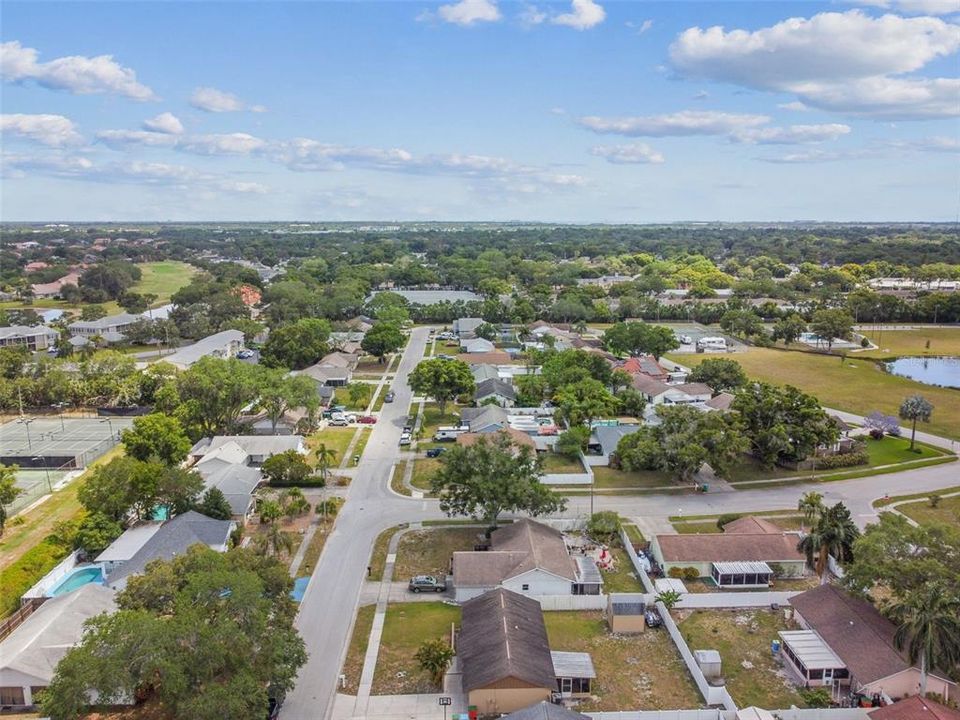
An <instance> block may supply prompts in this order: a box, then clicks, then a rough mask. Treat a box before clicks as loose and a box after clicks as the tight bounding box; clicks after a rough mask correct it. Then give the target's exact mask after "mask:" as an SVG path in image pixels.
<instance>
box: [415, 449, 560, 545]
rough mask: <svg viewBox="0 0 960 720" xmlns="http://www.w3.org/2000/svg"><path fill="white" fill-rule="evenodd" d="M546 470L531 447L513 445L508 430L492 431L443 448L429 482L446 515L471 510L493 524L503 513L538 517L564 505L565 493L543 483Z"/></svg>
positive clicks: (482, 519) (484, 520) (469, 512)
mask: <svg viewBox="0 0 960 720" xmlns="http://www.w3.org/2000/svg"><path fill="white" fill-rule="evenodd" d="M542 475H543V470H542V468H541V465H540V460H539V459H538V458H537V456H536V453H534V452H533V450H531V449H530V448H529V447H526V446H522V447H520V446H517V445H515V444H514V443H513V442H512V440H511V438H510V437H509V435H507V434H506V433H491V434H490V435H489V436H485V437H483V438H481V439H480V440H478V441H477V442H476V443H474V444H472V445H468V446H456V447H453V448H451V449H450V450H449V451H447V452H446V453H444V454H443V455H442V456H441V458H440V468H439V469H438V470H437V471H436V472H435V473H434V474H433V476H432V478H431V479H430V486H431V491H432V492H433V493H434V494H435V495H437V496H438V497H439V498H440V509H441V510H443V512H445V513H446V514H447V515H449V516H451V517H453V516H455V515H469V516H471V517H474V518H476V519H477V520H481V521H483V522H484V523H487V524H488V525H491V526H495V525H496V524H497V519H498V518H499V517H500V515H501V514H502V513H505V512H524V513H527V514H529V515H532V516H534V517H537V516H540V515H547V514H550V513H554V512H558V511H560V510H563V509H564V508H565V507H566V500H565V499H564V498H563V497H562V496H560V495H558V494H557V493H555V492H553V491H552V490H551V489H550V488H549V487H547V486H546V485H543V484H541V482H540V478H541V477H542Z"/></svg>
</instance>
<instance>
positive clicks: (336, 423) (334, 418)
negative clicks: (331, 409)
mask: <svg viewBox="0 0 960 720" xmlns="http://www.w3.org/2000/svg"><path fill="white" fill-rule="evenodd" d="M349 424H350V421H349V420H347V416H346V415H344V414H343V413H333V415H331V416H330V425H331V426H333V427H346V426H347V425H349Z"/></svg>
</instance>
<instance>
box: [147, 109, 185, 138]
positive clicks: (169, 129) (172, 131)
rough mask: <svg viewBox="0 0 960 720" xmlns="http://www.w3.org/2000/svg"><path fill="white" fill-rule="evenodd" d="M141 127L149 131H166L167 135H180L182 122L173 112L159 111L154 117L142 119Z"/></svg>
mask: <svg viewBox="0 0 960 720" xmlns="http://www.w3.org/2000/svg"><path fill="white" fill-rule="evenodd" d="M143 129H144V130H149V131H150V132H158V133H167V134H168V135H180V134H182V133H183V123H182V122H180V118H178V117H177V116H176V115H174V114H173V113H169V112H165V113H160V114H159V115H157V116H156V117H155V118H150V119H149V120H144V121H143Z"/></svg>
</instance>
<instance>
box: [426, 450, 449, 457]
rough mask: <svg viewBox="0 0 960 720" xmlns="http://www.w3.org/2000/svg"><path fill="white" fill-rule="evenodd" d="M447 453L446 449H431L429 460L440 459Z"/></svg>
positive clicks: (428, 452)
mask: <svg viewBox="0 0 960 720" xmlns="http://www.w3.org/2000/svg"><path fill="white" fill-rule="evenodd" d="M446 451H447V449H446V448H430V449H429V450H427V457H428V458H435V457H440V456H441V455H443V454H444V453H445V452H446Z"/></svg>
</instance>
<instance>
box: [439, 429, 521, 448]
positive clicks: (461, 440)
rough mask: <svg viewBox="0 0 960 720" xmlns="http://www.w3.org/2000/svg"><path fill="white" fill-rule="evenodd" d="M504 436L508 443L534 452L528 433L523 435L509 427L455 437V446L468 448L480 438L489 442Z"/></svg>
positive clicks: (466, 433)
mask: <svg viewBox="0 0 960 720" xmlns="http://www.w3.org/2000/svg"><path fill="white" fill-rule="evenodd" d="M501 434H503V435H506V436H507V437H508V438H510V442H511V443H512V444H513V445H515V446H516V447H518V448H520V447H528V448H530V449H531V450H534V451H536V449H537V444H536V443H535V442H534V440H533V438H532V437H531V436H530V434H529V433H525V432H523V431H522V430H514V429H513V428H511V427H507V428H503V429H502V430H494V431H493V432H489V433H475V432H465V433H460V434H459V435H457V445H462V446H464V447H469V446H471V445H475V444H476V443H477V442H479V441H480V438H488V439H489V440H491V441H492V440H494V438H495V436H497V435H501Z"/></svg>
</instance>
